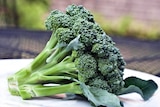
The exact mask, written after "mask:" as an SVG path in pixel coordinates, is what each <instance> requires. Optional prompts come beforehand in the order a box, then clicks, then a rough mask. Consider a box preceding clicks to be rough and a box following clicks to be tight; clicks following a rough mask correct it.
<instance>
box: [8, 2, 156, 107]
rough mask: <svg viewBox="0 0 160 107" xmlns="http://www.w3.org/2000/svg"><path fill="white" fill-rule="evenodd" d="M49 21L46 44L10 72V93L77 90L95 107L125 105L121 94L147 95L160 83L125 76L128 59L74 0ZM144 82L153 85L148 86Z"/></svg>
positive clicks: (33, 94)
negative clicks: (22, 64)
mask: <svg viewBox="0 0 160 107" xmlns="http://www.w3.org/2000/svg"><path fill="white" fill-rule="evenodd" d="M45 25H46V28H47V29H48V30H51V31H52V32H53V33H52V35H51V37H50V40H49V41H48V42H47V44H46V46H45V48H44V49H43V50H42V52H41V53H40V54H39V55H38V56H37V57H36V58H35V59H33V61H32V62H31V63H30V64H29V65H27V66H26V67H24V68H22V69H21V70H19V71H18V72H16V73H15V74H13V75H11V76H9V77H8V88H9V91H10V93H11V94H12V95H17V96H21V97H22V98H23V99H31V98H34V97H42V96H52V95H55V94H61V93H69V94H79V95H81V96H83V97H85V98H87V99H88V101H90V102H91V103H92V105H93V106H96V107H99V106H103V107H106V106H107V107H122V106H121V103H120V100H119V99H118V97H117V95H121V94H123V93H125V94H126V93H129V92H137V93H139V94H140V95H141V96H142V97H143V98H144V100H147V99H149V98H150V97H151V96H152V95H153V93H154V92H155V90H156V89H157V84H156V83H155V82H154V81H144V80H141V79H137V78H135V77H131V78H127V79H126V80H124V79H123V71H124V68H125V61H124V59H123V57H122V55H121V54H120V51H119V49H118V48H116V47H115V43H114V42H113V41H112V39H111V38H110V37H109V36H108V35H106V33H105V32H104V31H103V30H102V28H101V27H100V26H99V25H98V24H97V23H96V22H95V21H94V18H93V15H92V14H91V13H90V12H89V11H88V10H87V9H85V8H84V7H83V6H76V5H70V6H68V7H67V9H66V13H63V12H60V11H58V10H54V11H52V12H51V14H50V15H49V17H48V18H47V20H46V22H45ZM133 81H134V83H133ZM144 84H145V87H153V88H149V91H148V90H147V89H148V88H143V87H144ZM146 92H148V93H149V94H148V93H146ZM104 99H105V100H104Z"/></svg>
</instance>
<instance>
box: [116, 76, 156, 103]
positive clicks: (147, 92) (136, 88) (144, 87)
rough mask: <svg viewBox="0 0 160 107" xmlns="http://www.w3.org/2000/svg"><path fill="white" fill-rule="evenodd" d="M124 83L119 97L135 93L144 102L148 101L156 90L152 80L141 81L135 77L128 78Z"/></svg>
mask: <svg viewBox="0 0 160 107" xmlns="http://www.w3.org/2000/svg"><path fill="white" fill-rule="evenodd" d="M124 82H125V86H124V88H123V89H122V90H121V91H120V93H119V94H120V95H122V94H128V93H132V92H136V93H138V94H140V95H141V97H142V98H143V99H144V100H148V99H149V98H150V97H151V96H152V95H153V94H154V92H155V91H156V90H157V88H158V86H157V84H156V83H155V82H154V81H153V80H142V79H140V78H137V77H128V78H126V79H125V80H124Z"/></svg>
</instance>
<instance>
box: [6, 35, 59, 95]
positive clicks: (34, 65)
mask: <svg viewBox="0 0 160 107" xmlns="http://www.w3.org/2000/svg"><path fill="white" fill-rule="evenodd" d="M57 42H58V41H57V38H56V35H55V33H52V35H51V37H50V39H49V41H48V42H47V44H46V46H45V48H44V49H43V50H42V52H41V53H40V54H39V55H38V56H37V57H36V58H35V59H34V60H33V61H32V62H31V63H30V64H29V65H27V66H26V67H24V68H22V69H20V70H19V71H18V72H16V73H15V74H13V75H12V76H10V77H8V84H9V85H8V87H9V91H10V92H11V94H13V95H19V93H18V88H15V87H18V85H20V84H22V83H23V82H24V81H25V80H26V78H28V77H29V76H30V75H31V73H32V72H35V71H36V69H38V68H40V67H41V66H42V65H44V64H45V63H46V59H47V58H48V57H49V55H50V54H51V52H52V48H54V47H55V46H56V45H57ZM12 88H13V89H12Z"/></svg>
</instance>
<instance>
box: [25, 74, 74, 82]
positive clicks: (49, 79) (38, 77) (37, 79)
mask: <svg viewBox="0 0 160 107" xmlns="http://www.w3.org/2000/svg"><path fill="white" fill-rule="evenodd" d="M70 82H73V79H72V77H69V76H67V75H66V76H44V75H36V76H34V77H32V78H30V79H28V80H27V81H26V82H25V84H37V83H38V84H39V83H41V84H45V83H55V84H65V83H70Z"/></svg>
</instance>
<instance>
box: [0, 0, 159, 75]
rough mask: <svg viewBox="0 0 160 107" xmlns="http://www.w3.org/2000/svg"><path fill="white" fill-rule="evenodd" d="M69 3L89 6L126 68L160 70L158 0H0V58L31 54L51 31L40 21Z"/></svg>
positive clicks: (36, 52) (24, 56) (28, 56)
mask: <svg viewBox="0 0 160 107" xmlns="http://www.w3.org/2000/svg"><path fill="white" fill-rule="evenodd" d="M70 4H77V5H83V6H85V7H86V8H87V9H88V10H90V11H91V12H92V13H93V14H94V17H95V20H96V21H97V22H98V23H99V24H100V25H101V27H102V28H103V29H104V31H105V32H106V33H107V34H108V35H110V36H111V37H112V38H113V41H115V42H116V46H117V47H118V48H119V49H120V51H121V53H122V55H123V56H124V59H125V60H126V62H127V66H126V67H127V68H130V69H134V70H139V71H143V72H148V73H151V74H154V75H159V73H160V66H159V64H160V11H159V10H160V1H159V0H152V1H150V0H147V1H146V0H100V1H98V0H0V59H15V58H18V59H21V58H34V57H35V56H36V55H37V54H38V53H39V52H40V51H41V50H42V49H43V47H44V46H45V44H46V42H47V40H48V39H49V37H50V34H51V32H50V31H46V28H45V26H44V21H45V19H46V17H47V16H48V14H49V13H50V11H51V10H54V9H58V10H61V11H64V12H65V9H66V7H67V6H68V5H70Z"/></svg>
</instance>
